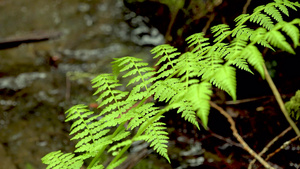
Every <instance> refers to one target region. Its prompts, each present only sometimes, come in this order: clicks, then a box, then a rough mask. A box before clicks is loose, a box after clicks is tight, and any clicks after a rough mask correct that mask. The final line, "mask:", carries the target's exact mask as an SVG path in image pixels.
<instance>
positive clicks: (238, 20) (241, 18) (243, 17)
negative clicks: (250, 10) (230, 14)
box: [234, 14, 250, 27]
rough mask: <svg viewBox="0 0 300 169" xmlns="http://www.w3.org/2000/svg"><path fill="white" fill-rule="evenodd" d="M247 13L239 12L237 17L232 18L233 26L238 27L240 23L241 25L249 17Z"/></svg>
mask: <svg viewBox="0 0 300 169" xmlns="http://www.w3.org/2000/svg"><path fill="white" fill-rule="evenodd" d="M249 16H250V15H249V14H241V15H239V16H238V17H236V18H235V19H234V22H236V24H235V26H236V27H238V26H240V25H243V24H244V23H245V22H246V21H247V20H248V19H249Z"/></svg>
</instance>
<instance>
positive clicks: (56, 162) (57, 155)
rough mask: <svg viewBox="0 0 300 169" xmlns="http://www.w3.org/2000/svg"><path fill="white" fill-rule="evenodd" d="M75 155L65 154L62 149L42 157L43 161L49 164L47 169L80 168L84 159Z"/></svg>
mask: <svg viewBox="0 0 300 169" xmlns="http://www.w3.org/2000/svg"><path fill="white" fill-rule="evenodd" d="M73 157H74V154H71V153H66V154H63V153H62V152H61V151H53V152H51V153H49V154H47V155H46V156H44V157H43V158H42V162H43V163H44V164H47V165H48V166H47V169H80V168H81V166H82V165H83V160H82V159H80V158H78V157H75V158H73Z"/></svg>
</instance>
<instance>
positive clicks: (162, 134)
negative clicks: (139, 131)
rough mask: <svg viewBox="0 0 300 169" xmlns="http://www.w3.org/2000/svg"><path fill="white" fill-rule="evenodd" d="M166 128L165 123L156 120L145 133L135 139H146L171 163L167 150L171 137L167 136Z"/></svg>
mask: <svg viewBox="0 0 300 169" xmlns="http://www.w3.org/2000/svg"><path fill="white" fill-rule="evenodd" d="M165 130H166V127H165V123H162V122H154V123H152V124H150V125H149V127H148V128H147V129H146V131H145V134H144V135H141V136H139V137H137V138H135V141H138V140H145V141H147V142H149V143H150V147H153V149H154V151H156V152H157V153H158V154H160V155H161V156H163V157H165V158H166V159H167V160H168V161H169V163H170V159H169V156H168V150H167V147H168V146H167V143H168V139H169V137H168V136H167V135H168V133H167V132H166V131H165Z"/></svg>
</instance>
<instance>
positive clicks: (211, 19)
mask: <svg viewBox="0 0 300 169" xmlns="http://www.w3.org/2000/svg"><path fill="white" fill-rule="evenodd" d="M215 16H216V14H215V13H212V14H211V15H210V16H209V18H208V21H207V22H206V24H205V26H204V28H203V29H202V32H203V33H204V34H206V31H207V30H208V28H209V27H210V24H211V22H212V21H213V20H214V19H215Z"/></svg>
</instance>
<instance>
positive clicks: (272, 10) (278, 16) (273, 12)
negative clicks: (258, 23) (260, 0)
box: [264, 3, 283, 22]
mask: <svg viewBox="0 0 300 169" xmlns="http://www.w3.org/2000/svg"><path fill="white" fill-rule="evenodd" d="M264 12H266V13H267V14H268V15H271V16H272V18H274V19H275V20H276V21H277V22H281V21H283V19H282V16H281V14H280V12H279V11H278V9H276V8H275V7H274V3H269V4H268V5H266V7H265V9H264Z"/></svg>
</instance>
